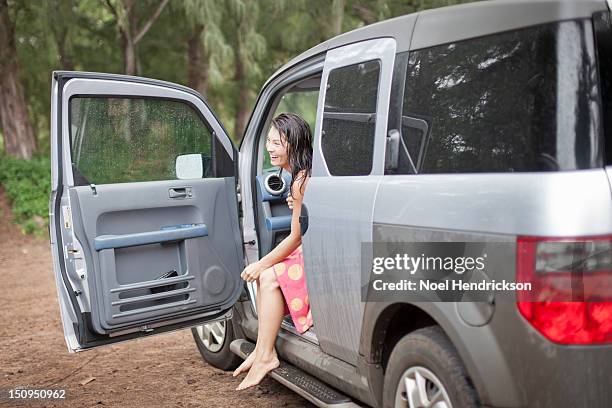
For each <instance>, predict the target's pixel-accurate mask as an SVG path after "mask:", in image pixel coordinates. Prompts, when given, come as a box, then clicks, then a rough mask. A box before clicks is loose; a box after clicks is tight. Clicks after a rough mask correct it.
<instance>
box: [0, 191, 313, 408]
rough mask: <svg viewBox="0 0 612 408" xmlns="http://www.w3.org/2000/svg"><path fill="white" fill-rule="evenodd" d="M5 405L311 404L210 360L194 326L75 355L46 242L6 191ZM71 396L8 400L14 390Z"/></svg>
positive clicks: (1, 246) (2, 211)
mask: <svg viewBox="0 0 612 408" xmlns="http://www.w3.org/2000/svg"><path fill="white" fill-rule="evenodd" d="M0 271H1V273H2V277H1V280H0V406H9V407H11V406H19V407H22V406H28V407H29V406H31V407H93V406H96V407H99V406H108V407H125V406H130V407H235V406H249V407H251V408H255V407H312V405H311V404H310V403H309V402H307V401H306V400H304V399H302V398H301V397H299V396H298V395H297V394H295V393H293V392H291V391H290V390H288V389H287V388H285V387H283V386H282V385H280V384H279V383H277V382H276V381H274V380H272V379H270V378H265V379H264V380H263V381H262V383H261V384H259V385H258V386H256V387H253V388H249V389H247V390H243V391H235V390H234V389H235V388H236V386H237V385H238V384H239V382H240V381H241V379H242V377H243V376H244V375H242V376H241V377H240V378H239V379H235V378H233V377H232V375H231V373H229V372H228V373H226V372H223V371H221V370H218V369H216V368H214V367H212V366H210V365H208V364H207V363H206V362H205V361H204V360H203V359H202V358H201V356H200V353H199V352H198V350H197V347H196V345H195V343H194V341H193V338H192V336H191V331H190V330H180V331H177V332H173V333H167V334H161V335H158V336H152V337H148V338H144V339H140V340H134V341H130V342H127V343H122V344H117V345H112V346H106V347H102V348H100V349H94V350H89V351H86V352H81V353H74V354H69V353H68V351H67V347H66V343H65V341H64V335H63V330H62V324H61V320H60V313H59V306H58V302H57V296H56V289H55V283H54V278H53V268H52V264H51V253H50V250H49V241H48V239H44V238H43V239H41V238H34V237H29V236H24V235H22V234H21V232H20V230H19V228H18V227H17V226H15V225H14V224H12V222H11V214H10V210H9V206H8V203H7V200H6V199H5V197H4V195H3V194H2V191H1V190H0ZM20 386H22V387H27V388H32V389H37V388H38V389H65V390H66V399H65V400H21V401H18V400H9V399H8V395H9V394H8V391H9V390H10V389H14V388H16V387H20Z"/></svg>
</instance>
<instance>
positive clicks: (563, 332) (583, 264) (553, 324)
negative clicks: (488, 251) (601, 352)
mask: <svg viewBox="0 0 612 408" xmlns="http://www.w3.org/2000/svg"><path fill="white" fill-rule="evenodd" d="M516 267H517V282H524V283H531V286H532V290H531V291H521V292H518V293H517V300H518V302H517V304H518V309H519V311H520V313H521V314H522V315H523V317H525V319H527V321H528V322H529V323H530V324H531V325H532V326H533V327H534V328H535V329H536V330H538V331H539V332H540V333H542V334H543V335H544V336H545V337H546V338H548V339H549V340H551V341H553V342H556V343H560V344H608V343H612V236H597V237H580V238H540V237H518V239H517V264H516Z"/></svg>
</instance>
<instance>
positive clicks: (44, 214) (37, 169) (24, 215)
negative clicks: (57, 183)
mask: <svg viewBox="0 0 612 408" xmlns="http://www.w3.org/2000/svg"><path fill="white" fill-rule="evenodd" d="M0 183H1V184H2V185H3V186H4V190H5V194H6V196H7V197H8V198H9V200H10V201H11V203H12V209H13V211H12V212H13V217H14V221H15V222H16V223H17V224H19V225H20V226H21V230H22V232H23V233H27V234H30V233H34V234H36V235H45V234H47V227H48V224H49V210H48V201H49V192H50V191H51V175H50V160H49V158H47V157H37V158H34V159H32V160H21V159H16V158H13V157H10V156H2V157H0Z"/></svg>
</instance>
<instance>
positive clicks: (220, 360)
mask: <svg viewBox="0 0 612 408" xmlns="http://www.w3.org/2000/svg"><path fill="white" fill-rule="evenodd" d="M220 326H223V328H224V329H223V330H220V329H219V327H220ZM191 334H193V339H194V340H195V343H196V345H197V346H198V350H199V351H200V354H201V355H202V358H203V359H204V361H206V362H207V363H209V364H210V365H211V366H213V367H216V368H219V369H221V370H224V371H229V370H234V369H235V368H236V367H238V366H239V365H240V363H242V361H243V360H242V359H241V358H240V357H238V356H237V355H235V354H234V353H232V352H231V350H230V343H231V342H232V341H234V340H235V339H236V338H237V337H236V335H235V330H234V324H233V322H232V320H226V321H222V322H214V323H209V324H204V325H202V326H197V327H193V328H192V329H191Z"/></svg>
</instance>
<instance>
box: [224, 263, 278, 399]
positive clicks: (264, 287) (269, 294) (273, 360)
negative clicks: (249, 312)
mask: <svg viewBox="0 0 612 408" xmlns="http://www.w3.org/2000/svg"><path fill="white" fill-rule="evenodd" d="M259 282H260V283H261V285H260V292H259V293H260V296H261V303H260V309H259V312H258V320H259V330H258V332H257V351H256V352H255V353H254V354H255V361H254V362H253V366H252V367H251V369H250V370H249V373H248V374H247V376H246V377H245V378H244V380H243V381H242V382H241V383H240V385H239V386H238V388H236V389H237V390H242V389H244V388H247V387H251V386H253V385H257V384H259V382H260V381H261V380H262V379H263V378H264V377H265V376H266V374H267V373H268V372H269V371H271V370H273V369H275V368H277V367H278V366H279V361H278V356H277V355H276V351H275V350H274V343H275V342H276V336H277V335H278V331H279V329H280V326H281V323H282V321H283V312H284V311H285V301H284V298H283V294H282V292H281V290H280V286H279V285H278V282H277V280H276V273H275V272H274V269H273V268H268V269H266V270H265V271H263V272H262V273H261V275H260V277H259Z"/></svg>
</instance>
